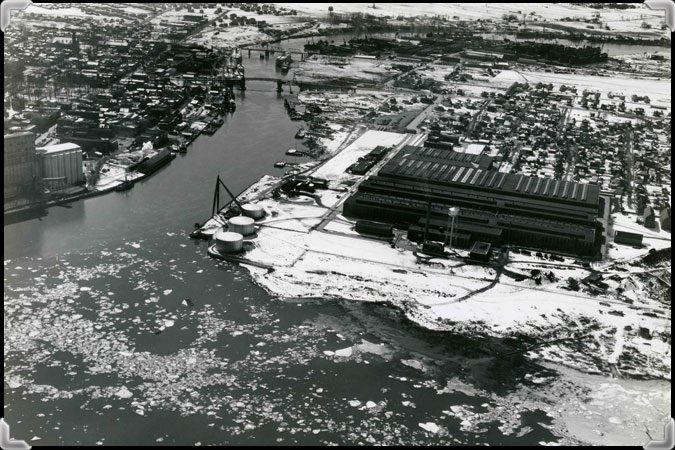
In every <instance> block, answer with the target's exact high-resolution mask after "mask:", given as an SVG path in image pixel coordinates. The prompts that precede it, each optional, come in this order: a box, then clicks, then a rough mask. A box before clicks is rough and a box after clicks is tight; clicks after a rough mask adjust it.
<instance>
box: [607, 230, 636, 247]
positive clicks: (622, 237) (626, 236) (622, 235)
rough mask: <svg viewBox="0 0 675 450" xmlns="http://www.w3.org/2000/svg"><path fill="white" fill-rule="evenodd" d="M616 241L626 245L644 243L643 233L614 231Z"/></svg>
mask: <svg viewBox="0 0 675 450" xmlns="http://www.w3.org/2000/svg"><path fill="white" fill-rule="evenodd" d="M614 242H616V243H617V244H624V245H637V246H641V245H642V234H640V233H629V232H627V231H617V232H616V233H614Z"/></svg>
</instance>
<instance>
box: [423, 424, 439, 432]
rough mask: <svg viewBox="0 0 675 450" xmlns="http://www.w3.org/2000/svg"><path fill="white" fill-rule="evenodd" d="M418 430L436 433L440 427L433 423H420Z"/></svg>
mask: <svg viewBox="0 0 675 450" xmlns="http://www.w3.org/2000/svg"><path fill="white" fill-rule="evenodd" d="M418 425H419V426H420V428H422V429H424V430H427V431H429V432H430V433H438V431H439V430H440V427H439V426H438V425H436V424H435V423H433V422H427V423H420V424H418Z"/></svg>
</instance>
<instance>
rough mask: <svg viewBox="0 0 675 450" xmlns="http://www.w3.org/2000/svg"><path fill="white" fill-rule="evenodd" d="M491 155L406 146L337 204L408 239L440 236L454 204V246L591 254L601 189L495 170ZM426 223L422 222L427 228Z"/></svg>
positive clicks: (597, 240) (598, 235) (596, 244)
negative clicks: (399, 229) (392, 227)
mask: <svg viewBox="0 0 675 450" xmlns="http://www.w3.org/2000/svg"><path fill="white" fill-rule="evenodd" d="M492 166H493V158H491V157H489V156H485V155H472V154H466V153H459V152H455V151H452V150H447V149H439V148H430V147H413V146H406V147H404V148H403V149H401V151H400V152H399V153H398V154H397V155H396V156H395V157H394V158H392V159H391V160H390V161H389V162H388V163H387V164H386V165H385V166H384V167H382V169H380V171H379V173H378V174H377V175H374V176H372V177H370V178H369V179H367V180H364V181H363V182H362V183H361V184H360V185H359V189H358V191H357V192H356V193H355V194H353V195H352V196H351V197H350V198H349V199H348V200H347V201H346V202H345V205H344V214H345V215H346V216H348V217H353V218H358V219H367V220H374V221H379V222H386V223H391V224H395V225H397V226H399V227H402V226H404V227H407V228H408V237H409V239H411V240H413V241H417V242H419V241H421V240H423V239H424V234H425V231H426V233H427V239H429V240H437V241H444V240H445V239H446V237H447V226H448V207H450V206H459V207H460V215H459V217H458V219H457V222H456V224H455V233H454V237H453V245H457V246H460V247H468V246H469V245H471V244H472V243H473V242H475V241H486V242H490V243H492V244H493V245H514V246H520V247H527V248H537V249H542V250H548V251H555V252H560V253H566V254H574V255H579V256H586V257H595V256H597V255H598V253H599V250H600V245H601V244H602V239H603V237H602V226H601V224H600V223H599V222H598V221H597V218H598V211H599V207H600V189H599V187H598V186H597V185H593V184H582V183H575V182H569V181H562V180H553V179H550V178H539V177H529V176H524V175H515V174H509V173H503V172H498V171H496V170H492V169H493V167H492ZM427 222H428V227H427Z"/></svg>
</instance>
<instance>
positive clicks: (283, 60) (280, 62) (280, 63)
mask: <svg viewBox="0 0 675 450" xmlns="http://www.w3.org/2000/svg"><path fill="white" fill-rule="evenodd" d="M292 62H293V58H291V54H290V53H288V52H284V53H283V55H279V56H277V59H276V66H277V67H282V68H283V67H284V65H286V66H287V67H291V63H292Z"/></svg>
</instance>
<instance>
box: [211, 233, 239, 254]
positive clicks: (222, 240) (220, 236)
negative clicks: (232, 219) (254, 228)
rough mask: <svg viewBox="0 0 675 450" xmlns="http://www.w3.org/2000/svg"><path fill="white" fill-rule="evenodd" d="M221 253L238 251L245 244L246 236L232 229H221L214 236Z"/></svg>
mask: <svg viewBox="0 0 675 450" xmlns="http://www.w3.org/2000/svg"><path fill="white" fill-rule="evenodd" d="M214 239H215V241H216V249H218V252H219V253H236V252H238V251H240V250H241V248H242V246H243V245H244V236H242V235H241V234H239V233H233V232H231V231H223V230H221V231H219V232H217V233H216V235H215V236H214Z"/></svg>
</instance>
